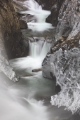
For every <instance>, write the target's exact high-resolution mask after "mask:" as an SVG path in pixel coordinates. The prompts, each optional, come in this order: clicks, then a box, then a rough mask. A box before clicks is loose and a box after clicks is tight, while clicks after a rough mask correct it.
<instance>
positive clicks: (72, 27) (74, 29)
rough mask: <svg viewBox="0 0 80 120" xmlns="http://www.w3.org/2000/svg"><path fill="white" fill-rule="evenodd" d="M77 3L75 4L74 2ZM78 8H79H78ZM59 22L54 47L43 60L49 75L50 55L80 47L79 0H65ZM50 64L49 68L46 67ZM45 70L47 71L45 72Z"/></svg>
mask: <svg viewBox="0 0 80 120" xmlns="http://www.w3.org/2000/svg"><path fill="white" fill-rule="evenodd" d="M74 3H75V4H74ZM77 9H78V10H77ZM58 19H59V22H58V24H57V28H56V29H57V30H56V34H55V37H54V41H56V42H54V43H53V45H52V48H51V50H50V52H49V53H48V55H47V56H46V58H45V59H44V61H43V76H46V75H47V77H49V78H50V75H49V76H48V74H49V72H51V67H50V64H49V63H50V56H51V55H53V56H54V53H55V52H56V51H58V50H59V49H60V48H62V50H63V52H64V50H70V49H71V48H74V47H79V40H80V4H79V1H78V0H71V1H68V0H65V2H64V3H63V5H62V6H61V9H60V11H59V15H58ZM46 65H47V66H48V68H47V69H48V70H47V69H46V71H45V69H44V68H45V67H46ZM44 71H45V72H44Z"/></svg>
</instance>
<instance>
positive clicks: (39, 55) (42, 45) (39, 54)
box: [11, 41, 51, 71]
mask: <svg viewBox="0 0 80 120" xmlns="http://www.w3.org/2000/svg"><path fill="white" fill-rule="evenodd" d="M50 46H51V44H50V43H47V42H46V41H45V42H44V41H38V42H36V41H35V42H30V41H29V48H30V50H29V51H30V55H29V56H27V57H24V58H19V59H17V61H16V62H12V61H13V60H12V61H11V65H12V67H13V68H14V69H26V70H29V71H30V69H31V70H32V69H37V68H41V65H42V61H43V59H44V57H45V56H46V54H47V52H48V51H49V50H50Z"/></svg>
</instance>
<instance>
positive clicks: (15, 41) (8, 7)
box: [0, 0, 28, 59]
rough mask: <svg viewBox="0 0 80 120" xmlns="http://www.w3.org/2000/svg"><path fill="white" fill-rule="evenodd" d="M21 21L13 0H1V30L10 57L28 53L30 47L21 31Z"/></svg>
mask: <svg viewBox="0 0 80 120" xmlns="http://www.w3.org/2000/svg"><path fill="white" fill-rule="evenodd" d="M21 23H22V22H20V21H19V18H18V15H17V14H16V12H15V9H14V7H13V3H12V1H11V0H3V1H2V0H0V29H1V30H0V31H1V34H2V36H3V42H4V45H5V48H6V51H7V55H8V58H9V59H12V58H18V57H22V56H26V55H27V51H28V48H27V47H26V46H25V44H24V38H23V36H22V33H21V31H20V24H21ZM22 24H23V23H22ZM23 26H24V25H22V26H21V28H23Z"/></svg>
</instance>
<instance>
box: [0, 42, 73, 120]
mask: <svg viewBox="0 0 80 120" xmlns="http://www.w3.org/2000/svg"><path fill="white" fill-rule="evenodd" d="M29 45H30V55H29V56H28V57H25V58H18V59H15V60H11V61H10V63H11V65H12V66H13V68H14V69H15V70H16V72H17V74H18V75H19V76H20V80H19V82H17V83H14V82H12V81H10V80H8V78H6V77H5V76H4V75H2V74H1V76H2V79H0V88H1V90H0V97H1V98H0V111H1V112H0V119H1V120H5V119H6V120H23V119H24V120H32V119H33V120H65V119H66V118H68V117H69V116H70V115H71V113H70V112H68V111H64V108H63V107H60V108H57V107H55V106H52V105H51V104H50V97H51V95H53V94H54V93H55V91H54V88H55V82H53V81H52V80H48V79H45V78H43V77H42V72H41V71H39V72H34V73H33V72H32V69H34V68H40V67H41V63H42V60H43V58H44V57H45V55H46V53H47V52H48V51H49V48H50V43H47V42H41V41H39V42H32V43H31V42H30V43H29Z"/></svg>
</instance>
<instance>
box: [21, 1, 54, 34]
mask: <svg viewBox="0 0 80 120" xmlns="http://www.w3.org/2000/svg"><path fill="white" fill-rule="evenodd" d="M22 4H23V6H25V7H26V8H27V9H28V10H26V11H21V12H20V13H21V14H25V15H26V14H30V15H32V16H34V19H36V21H37V22H34V20H32V21H31V22H27V25H28V29H31V30H32V31H34V32H44V31H46V30H49V29H53V28H54V27H53V26H52V25H51V24H50V23H46V22H45V21H46V18H47V17H48V16H49V15H50V14H51V12H50V11H47V10H42V7H41V6H40V5H39V4H38V3H37V2H36V1H35V0H27V1H24V2H22Z"/></svg>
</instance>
